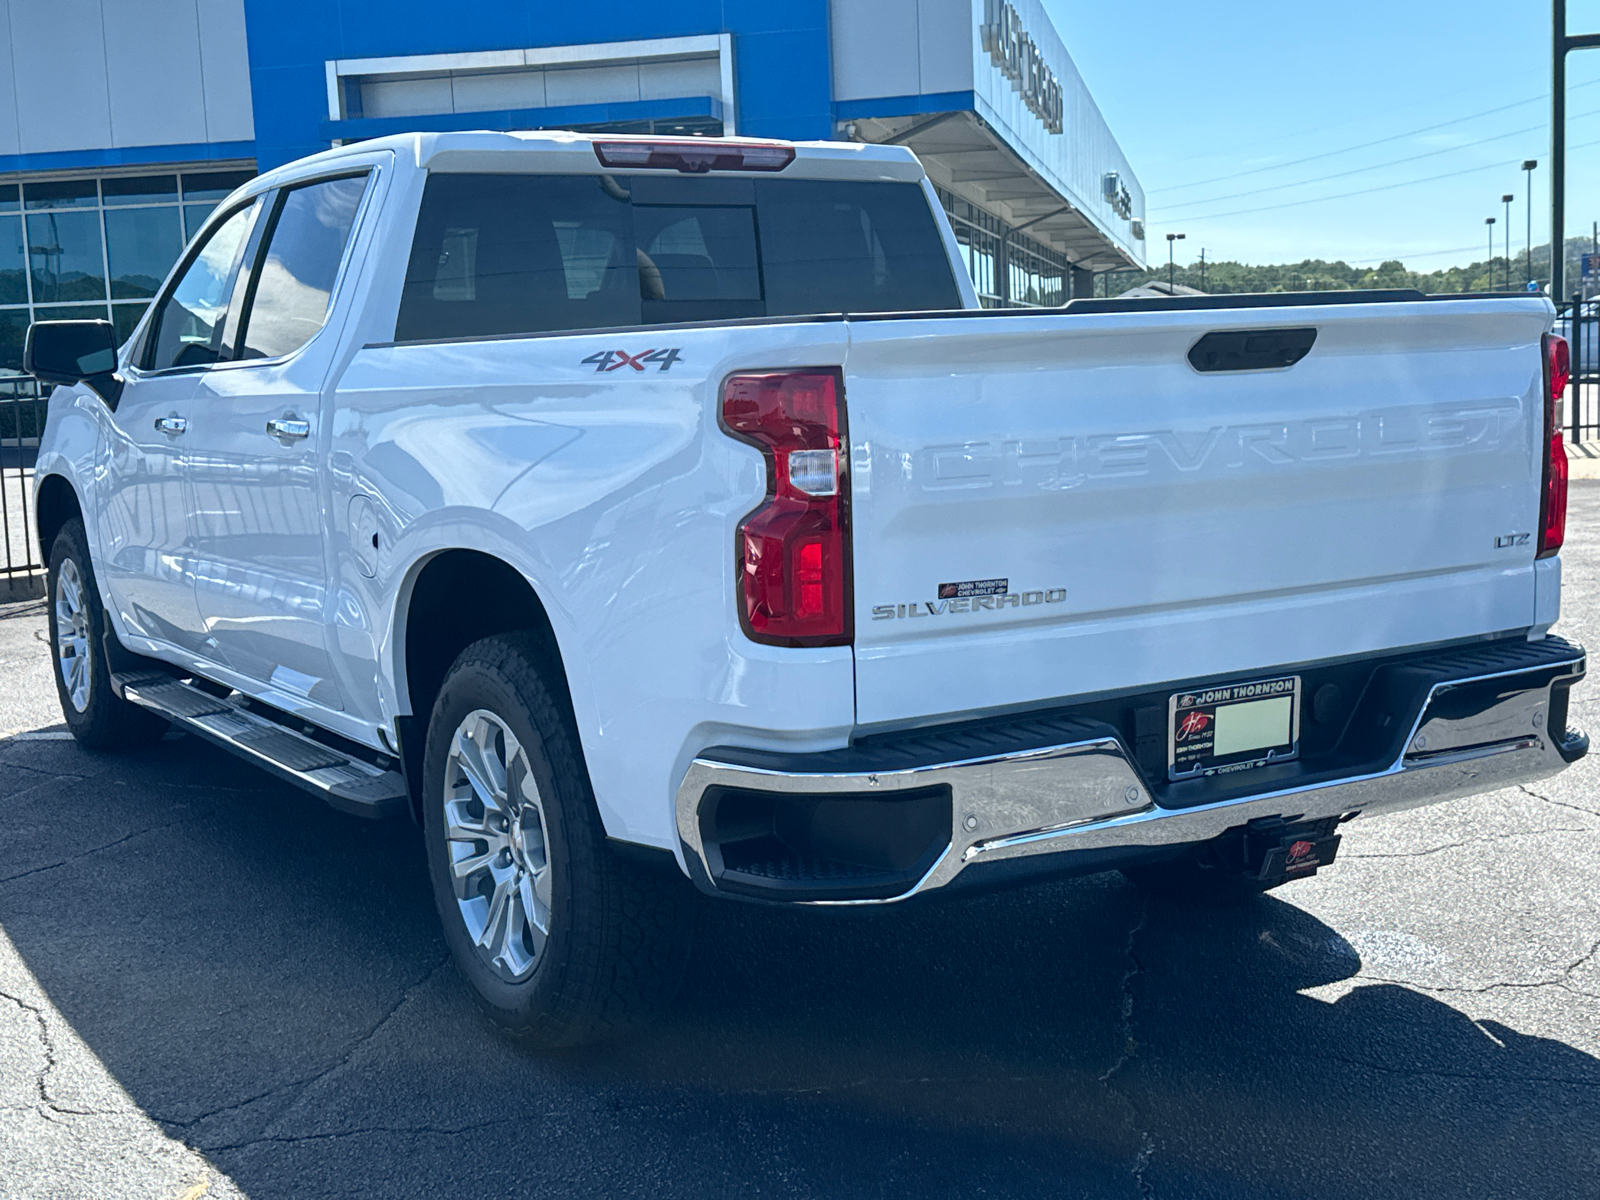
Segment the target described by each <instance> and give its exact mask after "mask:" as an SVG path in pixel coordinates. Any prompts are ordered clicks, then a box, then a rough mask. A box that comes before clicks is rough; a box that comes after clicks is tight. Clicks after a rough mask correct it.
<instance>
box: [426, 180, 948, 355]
mask: <svg viewBox="0 0 1600 1200" xmlns="http://www.w3.org/2000/svg"><path fill="white" fill-rule="evenodd" d="M960 306H961V298H960V292H959V291H958V290H957V288H956V283H955V278H954V276H953V275H952V273H951V269H950V262H949V259H948V258H947V257H946V255H945V249H944V243H943V240H942V239H941V237H940V234H939V229H938V226H937V224H936V223H935V221H934V218H933V214H932V212H931V211H930V209H929V206H928V202H927V200H926V198H925V197H924V195H923V192H922V189H921V188H920V187H918V186H917V185H916V184H911V183H876V182H875V183H851V182H833V181H825V180H749V179H737V178H714V179H704V180H702V179H685V178H680V177H673V178H660V177H655V176H649V177H643V176H628V175H617V176H598V175H572V176H558V175H453V174H452V175H434V176H431V177H430V178H429V180H428V183H427V187H426V189H425V190H424V192H423V199H422V209H421V212H420V214H419V216H418V220H417V230H416V234H415V237H414V239H413V242H412V247H411V258H410V262H409V264H408V266H407V270H406V281H405V289H404V292H403V294H402V297H401V302H400V314H399V319H398V321H397V323H396V329H395V339H396V340H397V341H423V340H429V339H434V338H450V337H485V336H492V335H496V334H518V333H545V332H553V331H559V330H568V329H572V330H577V329H595V328H602V327H605V326H610V325H651V324H660V323H664V322H670V321H687V320H718V319H728V318H734V317H760V316H798V315H803V314H808V313H824V312H891V311H897V310H908V309H939V308H959V307H960Z"/></svg>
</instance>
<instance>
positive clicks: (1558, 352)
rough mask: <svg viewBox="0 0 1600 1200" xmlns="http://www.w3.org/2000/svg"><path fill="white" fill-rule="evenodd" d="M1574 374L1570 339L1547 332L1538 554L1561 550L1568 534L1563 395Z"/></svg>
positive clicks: (1547, 554)
mask: <svg viewBox="0 0 1600 1200" xmlns="http://www.w3.org/2000/svg"><path fill="white" fill-rule="evenodd" d="M1571 378H1572V352H1571V350H1569V349H1568V347H1567V339H1566V338H1564V337H1558V336H1557V335H1555V334H1553V333H1547V334H1545V335H1544V383H1545V390H1544V441H1545V456H1544V488H1543V491H1542V493H1541V496H1540V500H1539V557H1540V558H1549V557H1550V556H1551V555H1553V554H1557V553H1559V552H1560V550H1561V543H1562V542H1564V541H1565V540H1566V537H1567V448H1566V444H1565V443H1564V442H1563V441H1562V438H1561V399H1562V397H1563V396H1564V395H1565V394H1566V391H1567V383H1568V381H1569V380H1570V379H1571Z"/></svg>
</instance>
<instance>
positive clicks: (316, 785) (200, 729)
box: [111, 672, 408, 818]
mask: <svg viewBox="0 0 1600 1200" xmlns="http://www.w3.org/2000/svg"><path fill="white" fill-rule="evenodd" d="M111 686H112V690H113V691H115V692H116V693H118V694H119V695H120V696H122V698H123V699H125V700H128V701H130V702H131V703H133V704H137V705H139V706H140V707H141V708H147V709H149V710H150V711H151V712H153V713H156V714H158V715H159V716H162V717H165V718H166V719H167V720H169V721H171V722H172V723H173V724H174V725H177V726H179V727H180V728H182V729H184V730H186V731H187V732H189V733H193V734H196V735H198V736H199V737H202V738H205V740H206V741H208V742H211V743H213V744H214V745H217V746H221V747H222V748H223V749H224V750H228V751H231V752H232V753H234V754H237V755H238V756H239V757H240V758H242V759H244V760H245V761H247V762H251V763H254V764H255V765H256V766H258V767H262V768H264V769H265V770H267V771H269V772H271V773H272V774H274V775H276V776H277V777H278V778H279V779H283V780H287V781H288V782H289V783H293V784H297V785H299V786H300V787H303V788H305V789H306V790H307V791H308V792H313V793H315V794H316V795H318V796H321V797H322V798H323V799H324V800H326V801H327V802H328V803H329V804H331V805H332V806H333V807H334V808H336V809H338V810H339V811H340V812H345V813H350V814H352V815H354V816H358V817H373V818H379V817H391V816H396V815H398V814H400V813H403V812H405V811H406V806H407V802H408V794H407V791H406V781H405V777H404V776H403V775H402V774H401V773H400V772H399V771H398V770H395V769H393V768H384V767H380V766H376V765H374V764H372V763H369V762H366V761H365V760H363V759H361V758H358V757H355V756H354V755H352V754H348V753H346V752H344V751H342V750H339V749H336V748H334V747H332V746H327V745H324V744H323V743H321V742H319V741H316V740H314V739H312V738H309V737H306V736H305V735H304V734H302V733H300V732H298V731H297V730H294V729H290V728H288V727H287V726H286V725H284V724H282V723H281V722H278V721H273V720H271V719H269V718H267V717H263V716H260V715H259V714H257V713H254V712H251V711H250V709H249V707H248V702H247V701H246V700H245V699H244V698H243V697H240V696H239V695H238V694H237V693H235V694H234V695H232V696H227V697H222V696H214V695H212V694H211V693H210V692H207V691H205V690H203V689H201V688H198V687H195V686H194V685H193V684H188V683H184V682H183V681H182V680H181V679H174V678H173V677H172V676H171V675H166V674H162V673H160V672H142V673H138V674H132V673H130V674H113V675H112V677H111Z"/></svg>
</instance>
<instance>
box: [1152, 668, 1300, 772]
mask: <svg viewBox="0 0 1600 1200" xmlns="http://www.w3.org/2000/svg"><path fill="white" fill-rule="evenodd" d="M1167 714H1168V715H1167V778H1168V779H1192V778H1194V777H1195V776H1198V775H1223V774H1228V773H1231V772H1233V771H1248V770H1251V769H1252V768H1254V767H1264V766H1266V765H1267V764H1268V763H1277V762H1287V761H1288V760H1290V759H1292V758H1295V757H1297V756H1298V755H1299V753H1300V676H1298V675H1284V676H1281V677H1279V678H1277V679H1257V680H1254V681H1253V682H1250V683H1230V684H1224V685H1223V686H1222V687H1213V688H1197V689H1196V690H1194V691H1192V692H1175V693H1173V695H1172V699H1171V701H1170V702H1169V704H1168V709H1167Z"/></svg>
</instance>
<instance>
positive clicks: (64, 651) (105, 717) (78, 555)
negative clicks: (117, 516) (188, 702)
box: [47, 517, 167, 750]
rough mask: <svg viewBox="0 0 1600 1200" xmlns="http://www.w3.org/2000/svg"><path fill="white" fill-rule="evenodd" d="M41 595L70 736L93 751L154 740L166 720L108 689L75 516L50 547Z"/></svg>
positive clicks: (97, 614) (100, 616)
mask: <svg viewBox="0 0 1600 1200" xmlns="http://www.w3.org/2000/svg"><path fill="white" fill-rule="evenodd" d="M47 596H48V600H49V603H48V608H49V614H50V647H51V651H52V657H53V658H54V660H55V671H54V674H55V680H56V694H57V696H58V697H59V698H60V700H61V714H62V716H64V717H65V718H66V722H67V728H68V729H69V730H71V731H72V736H73V737H75V738H77V739H78V741H79V742H81V743H83V744H84V745H85V746H88V747H89V748H90V749H93V750H121V749H126V748H128V747H130V746H137V745H141V744H143V743H146V742H153V741H155V740H156V739H157V738H159V737H160V736H161V735H162V734H163V733H164V732H166V729H167V722H165V721H163V720H162V719H161V718H160V717H157V716H156V715H155V714H154V713H151V712H148V711H146V710H145V709H142V708H140V707H139V706H138V705H136V704H130V703H129V702H128V701H126V700H124V699H122V698H121V697H120V696H117V695H115V694H113V693H112V691H111V672H110V669H109V666H108V664H107V663H106V656H105V641H104V638H105V637H106V636H107V631H108V628H109V627H108V626H107V624H106V611H105V607H104V606H103V605H102V604H101V603H100V591H99V588H98V587H97V586H96V584H95V577H94V565H93V563H91V562H90V559H89V539H88V537H87V536H86V535H85V533H84V529H83V521H82V520H81V519H79V518H77V517H73V518H72V519H71V520H70V521H68V522H67V523H66V524H65V525H63V526H62V527H61V531H60V532H59V533H57V534H56V539H55V541H54V542H52V543H51V545H50V573H49V576H48V592H47ZM110 636H112V637H115V636H116V634H115V633H111V634H110Z"/></svg>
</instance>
